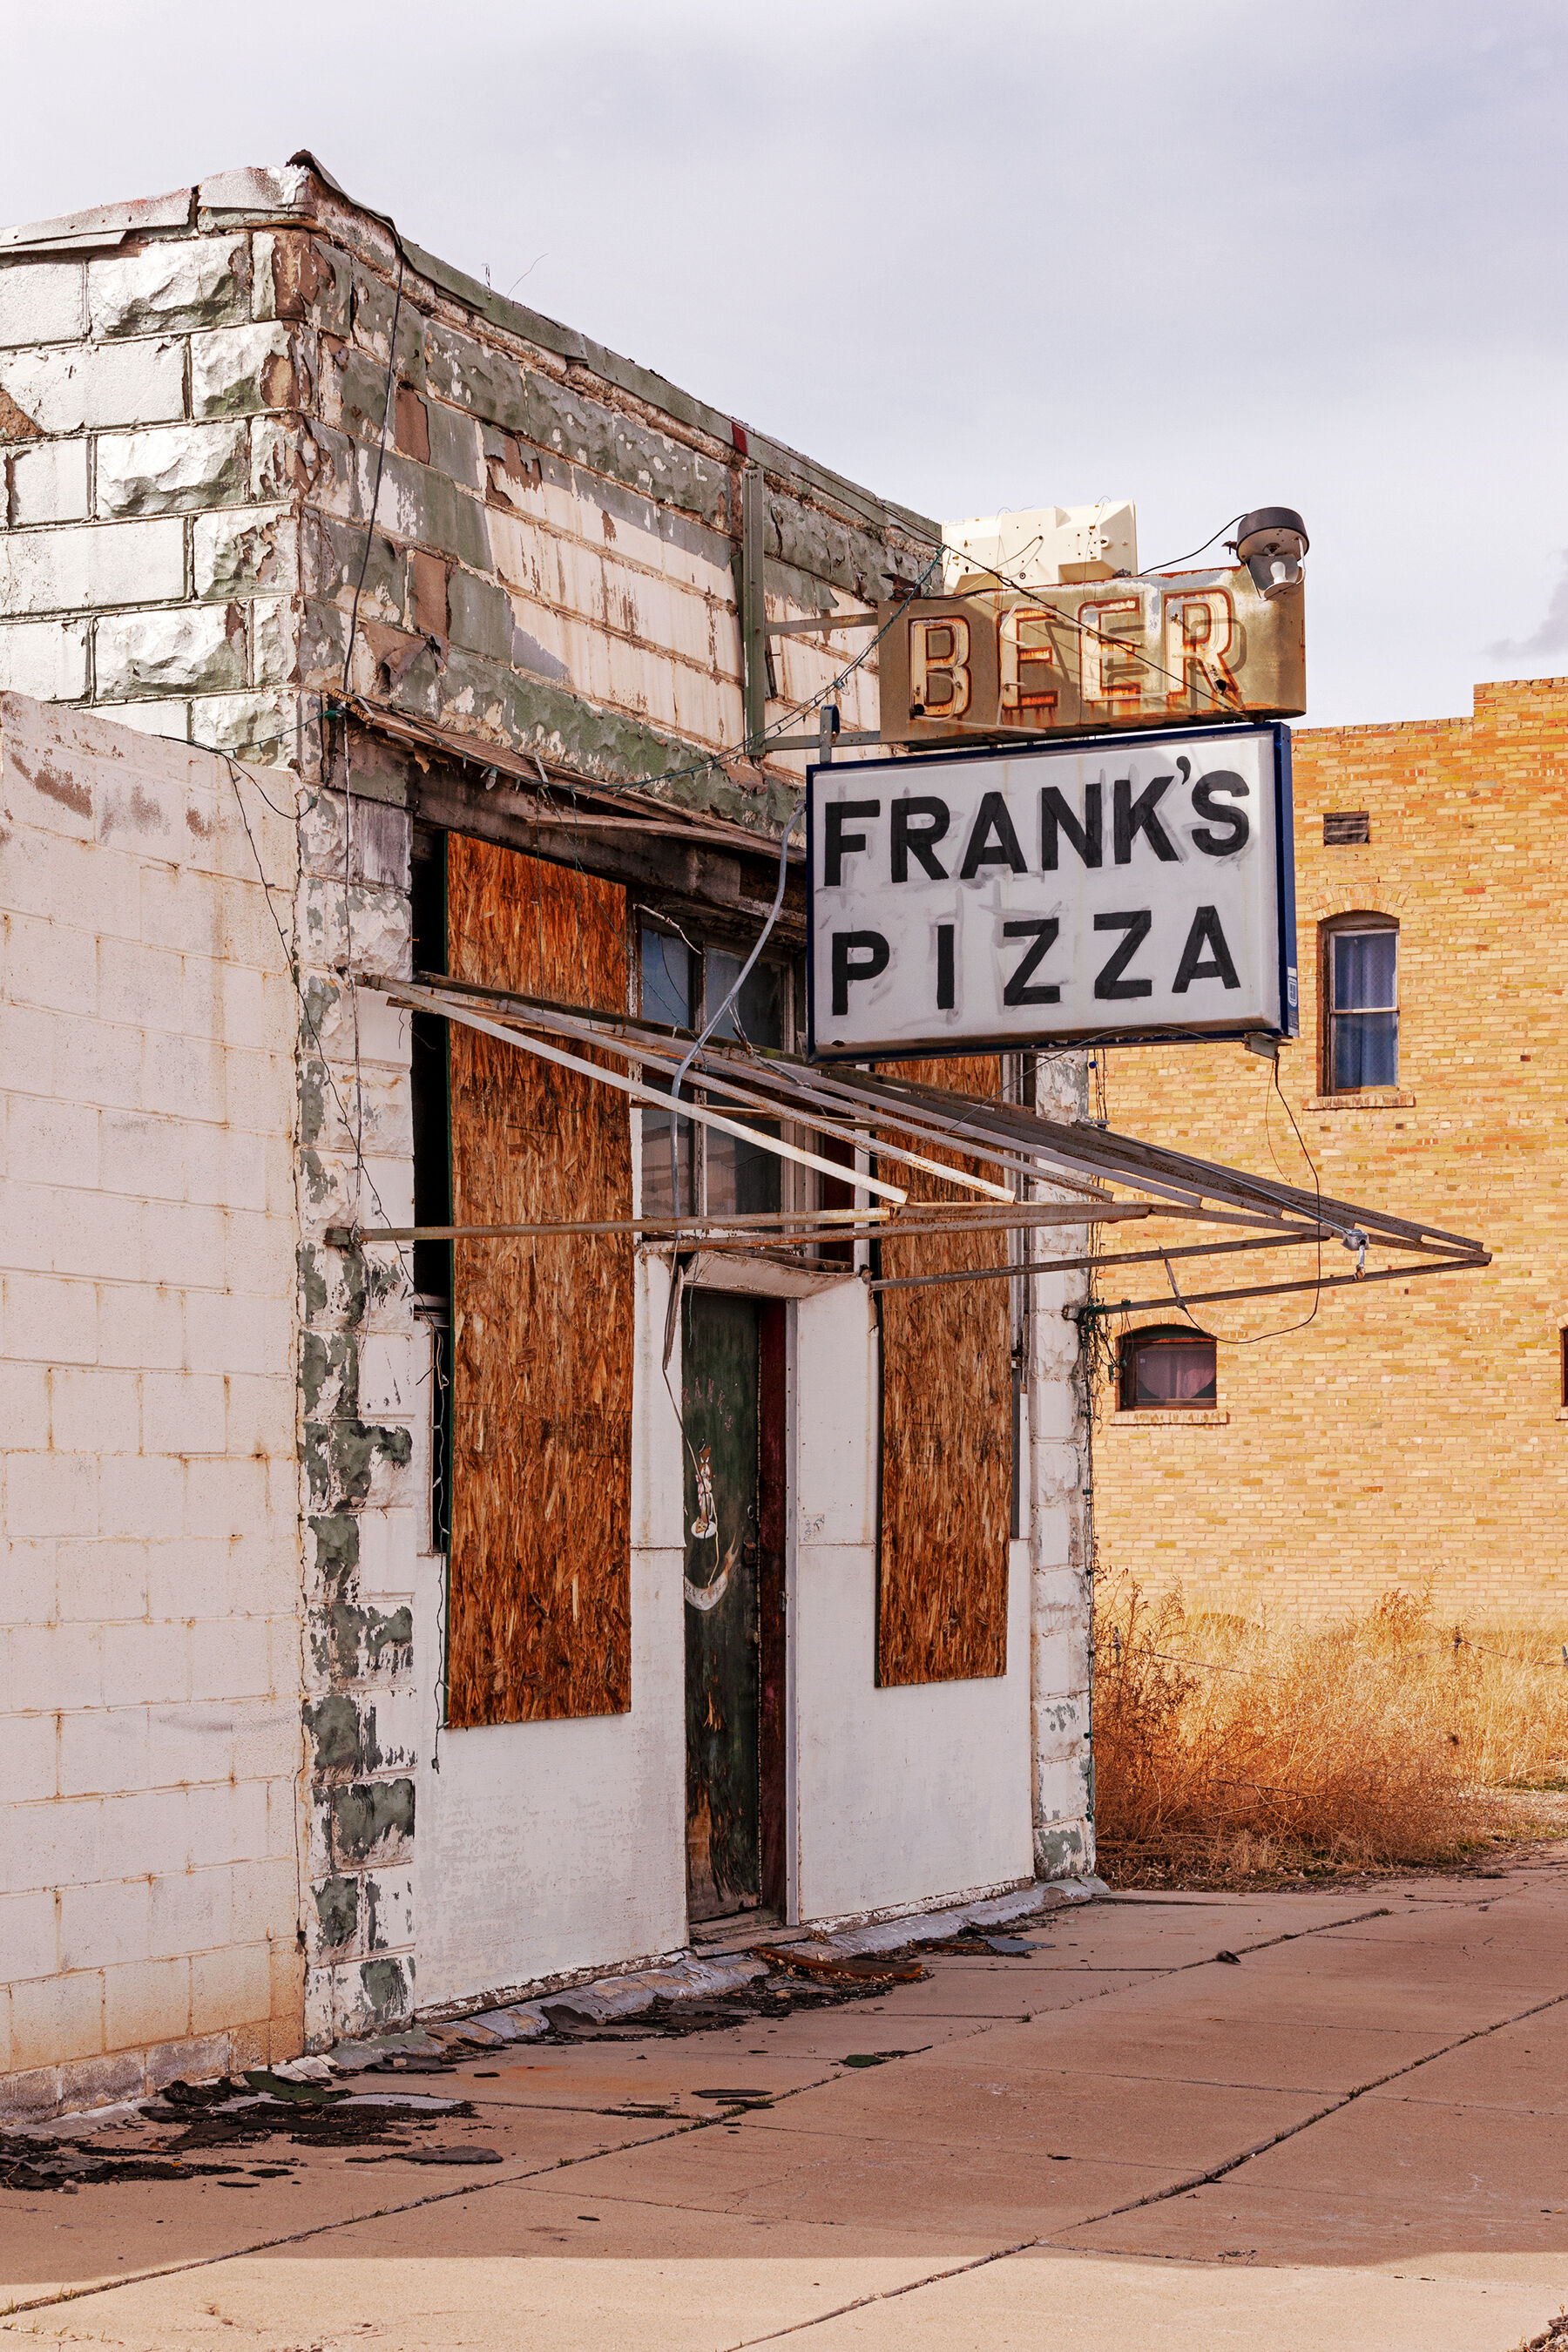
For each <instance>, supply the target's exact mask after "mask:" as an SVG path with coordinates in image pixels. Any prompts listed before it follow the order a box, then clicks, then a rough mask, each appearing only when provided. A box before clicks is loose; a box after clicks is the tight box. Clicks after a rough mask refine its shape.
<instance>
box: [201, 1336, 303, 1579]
mask: <svg viewBox="0 0 1568 2352" xmlns="http://www.w3.org/2000/svg"><path fill="white" fill-rule="evenodd" d="M293 1312H294V1301H293V1294H292V1290H290V1291H289V1295H288V1296H286V1297H278V1298H254V1297H253V1298H231V1297H226V1295H224V1294H223V1293H222V1292H221V1290H220V1291H219V1292H218V1293H217V1294H216V1295H215V1294H213V1293H209V1292H202V1291H191V1292H188V1293H187V1294H186V1297H185V1301H184V1330H185V1347H186V1349H187V1354H186V1356H185V1357H184V1359H176V1361H180V1360H184V1361H188V1362H189V1364H190V1367H191V1370H193V1371H202V1372H229V1371H241V1372H243V1371H248V1370H252V1369H254V1370H259V1371H264V1372H277V1371H279V1370H281V1368H283V1367H284V1366H286V1365H287V1364H288V1363H289V1360H290V1354H291V1349H292V1347H293V1329H294V1326H293ZM206 1532H208V1533H210V1532H211V1530H210V1529H209V1530H206Z"/></svg>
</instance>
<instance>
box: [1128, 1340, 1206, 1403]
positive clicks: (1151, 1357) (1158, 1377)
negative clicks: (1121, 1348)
mask: <svg viewBox="0 0 1568 2352" xmlns="http://www.w3.org/2000/svg"><path fill="white" fill-rule="evenodd" d="M1135 1367H1136V1375H1137V1377H1136V1381H1135V1383H1134V1387H1133V1392H1132V1401H1133V1403H1134V1404H1135V1405H1169V1404H1213V1402H1214V1401H1215V1344H1214V1341H1213V1340H1212V1339H1156V1340H1153V1341H1152V1342H1151V1343H1150V1344H1149V1345H1148V1346H1147V1347H1143V1348H1140V1349H1138V1350H1137V1354H1136V1357H1135Z"/></svg>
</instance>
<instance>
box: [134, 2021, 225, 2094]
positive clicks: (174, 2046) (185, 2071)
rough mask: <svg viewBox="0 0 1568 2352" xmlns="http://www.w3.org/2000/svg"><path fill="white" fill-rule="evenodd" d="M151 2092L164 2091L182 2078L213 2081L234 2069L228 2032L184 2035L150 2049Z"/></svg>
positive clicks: (147, 2068)
mask: <svg viewBox="0 0 1568 2352" xmlns="http://www.w3.org/2000/svg"><path fill="white" fill-rule="evenodd" d="M143 2063H144V2070H145V2074H146V2079H147V2088H148V2091H149V2092H153V2091H161V2090H162V2089H163V2087H164V2086H165V2084H169V2083H173V2082H175V2081H179V2080H184V2081H185V2082H187V2083H203V2082H208V2081H211V2080H212V2079H213V2078H214V2077H215V2076H216V2075H219V2074H232V2072H233V2071H234V2044H233V2042H232V2041H231V2039H230V2037H229V2036H228V2035H227V2034H226V2033H202V2034H182V2035H181V2036H180V2038H179V2039H178V2040H177V2041H175V2042H160V2043H158V2044H156V2045H155V2046H154V2047H153V2049H151V2050H149V2051H148V2052H147V2053H146V2056H145V2059H144V2062H143Z"/></svg>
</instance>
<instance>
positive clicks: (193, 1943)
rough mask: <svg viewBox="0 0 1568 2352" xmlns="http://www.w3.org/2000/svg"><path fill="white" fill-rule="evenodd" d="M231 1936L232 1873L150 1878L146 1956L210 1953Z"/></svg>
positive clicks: (192, 1872)
mask: <svg viewBox="0 0 1568 2352" xmlns="http://www.w3.org/2000/svg"><path fill="white" fill-rule="evenodd" d="M233 1934H234V1883H233V1873H232V1872H231V1871H230V1870H229V1869H228V1868H227V1866H226V1865H220V1866H219V1867H218V1868H217V1869H216V1870H186V1871H181V1872H179V1873H177V1874H172V1875H169V1876H160V1877H157V1878H154V1879H153V1880H152V1881H151V1882H150V1885H149V1900H148V1917H147V1937H148V1957H149V1958H152V1959H155V1960H160V1959H173V1958H177V1957H178V1956H179V1955H180V1954H181V1953H182V1952H205V1951H211V1950H213V1949H215V1948H218V1947H220V1946H223V1945H226V1944H227V1943H228V1942H229V1941H230V1940H231V1938H232V1937H233Z"/></svg>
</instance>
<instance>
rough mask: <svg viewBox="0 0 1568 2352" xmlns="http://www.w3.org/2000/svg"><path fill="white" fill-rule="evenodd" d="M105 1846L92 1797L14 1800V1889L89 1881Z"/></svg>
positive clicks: (100, 1819) (98, 1873)
mask: <svg viewBox="0 0 1568 2352" xmlns="http://www.w3.org/2000/svg"><path fill="white" fill-rule="evenodd" d="M107 1850H108V1849H107V1846H106V1842H105V1840H104V1835H103V1808H102V1806H101V1804H100V1803H99V1801H98V1800H97V1799H96V1798H92V1797H77V1798H74V1799H68V1798H65V1797H56V1798H54V1799H53V1800H52V1801H50V1802H48V1803H47V1804H37V1805H18V1806H17V1807H16V1810H15V1811H14V1812H13V1814H12V1817H11V1885H12V1889H13V1891H14V1892H15V1893H16V1894H18V1895H20V1894H24V1893H26V1892H29V1891H36V1890H37V1889H40V1888H42V1889H47V1890H49V1891H51V1892H55V1891H58V1889H59V1888H60V1887H62V1886H91V1885H95V1884H96V1882H97V1881H98V1880H99V1879H100V1877H101V1876H102V1874H103V1867H104V1856H105V1853H106V1852H107ZM119 1866H120V1867H123V1866H124V1865H123V1864H120V1865H119ZM59 2054H60V2053H58V2052H56V2053H55V2055H56V2056H58V2055H59ZM24 2063H38V2064H42V2063H43V2061H42V2060H41V2059H40V2060H37V2061H26V2062H24Z"/></svg>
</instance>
